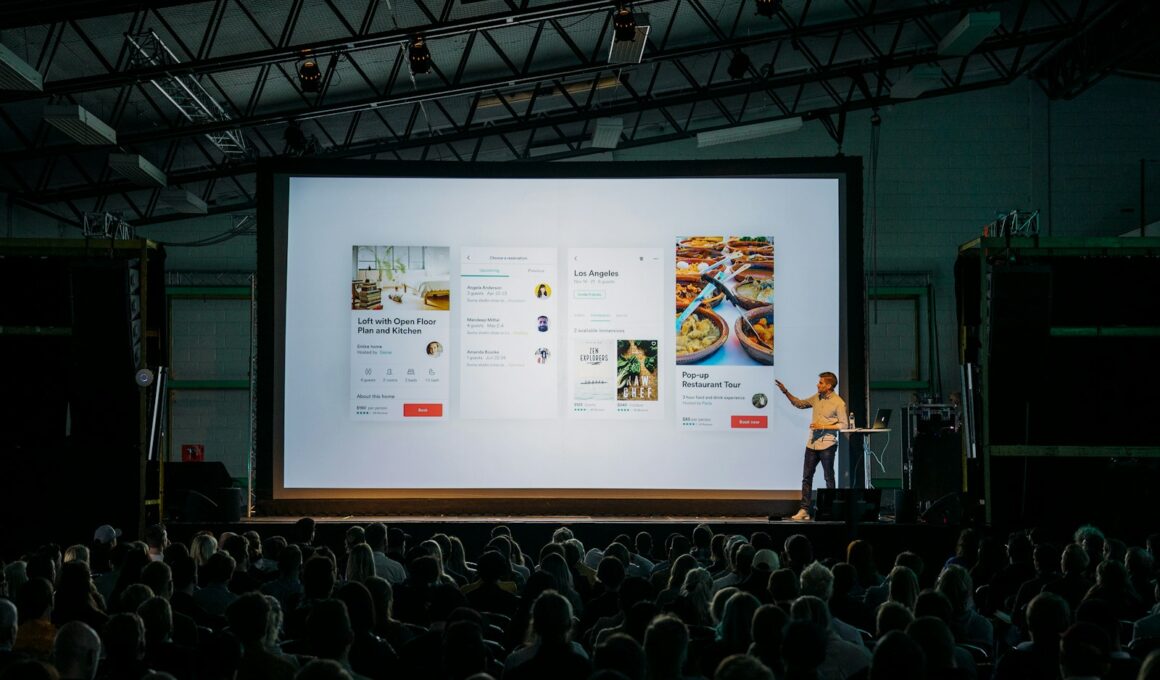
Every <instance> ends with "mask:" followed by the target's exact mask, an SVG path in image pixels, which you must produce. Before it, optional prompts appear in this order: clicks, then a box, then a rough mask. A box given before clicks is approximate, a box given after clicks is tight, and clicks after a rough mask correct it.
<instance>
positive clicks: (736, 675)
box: [713, 654, 774, 680]
mask: <svg viewBox="0 0 1160 680" xmlns="http://www.w3.org/2000/svg"><path fill="white" fill-rule="evenodd" d="M713 680H774V677H773V672H772V671H770V670H769V669H768V668H766V667H765V666H763V665H762V664H761V662H760V661H758V660H757V659H755V658H753V657H752V656H749V655H746V654H733V655H731V656H728V657H726V658H725V659H724V660H723V661H722V662H721V663H720V665H718V666H717V671H716V672H715V673H714V674H713Z"/></svg>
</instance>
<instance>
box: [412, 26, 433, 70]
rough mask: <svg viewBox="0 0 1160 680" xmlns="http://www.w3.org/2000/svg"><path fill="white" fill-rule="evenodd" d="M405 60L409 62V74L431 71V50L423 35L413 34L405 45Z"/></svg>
mask: <svg viewBox="0 0 1160 680" xmlns="http://www.w3.org/2000/svg"><path fill="white" fill-rule="evenodd" d="M407 61H409V62H411V75H419V74H421V73H430V72H431V50H429V49H427V41H426V40H424V39H423V36H421V35H417V36H415V38H414V40H412V41H411V44H410V45H409V46H408V47H407Z"/></svg>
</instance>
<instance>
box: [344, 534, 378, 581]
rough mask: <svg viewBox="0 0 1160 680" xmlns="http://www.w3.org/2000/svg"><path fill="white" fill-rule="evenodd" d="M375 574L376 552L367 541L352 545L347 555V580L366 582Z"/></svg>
mask: <svg viewBox="0 0 1160 680" xmlns="http://www.w3.org/2000/svg"><path fill="white" fill-rule="evenodd" d="M374 575H375V554H374V551H373V550H371V547H370V546H369V545H367V544H366V543H359V544H358V545H355V546H351V549H350V554H349V555H347V557H346V580H347V581H354V582H356V583H364V582H365V581H366V580H367V579H368V578H370V577H372V576H374Z"/></svg>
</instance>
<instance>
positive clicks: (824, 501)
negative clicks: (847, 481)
mask: <svg viewBox="0 0 1160 680" xmlns="http://www.w3.org/2000/svg"><path fill="white" fill-rule="evenodd" d="M881 509H882V489H818V507H817V511H816V512H815V513H814V519H815V520H819V521H840V522H877V521H878V513H879V511H880V510H881Z"/></svg>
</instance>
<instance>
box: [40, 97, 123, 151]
mask: <svg viewBox="0 0 1160 680" xmlns="http://www.w3.org/2000/svg"><path fill="white" fill-rule="evenodd" d="M44 122H46V123H48V124H49V125H51V126H53V127H54V128H56V129H57V130H60V131H61V132H63V133H65V134H66V135H68V136H69V137H72V138H73V139H74V140H76V141H78V142H80V143H81V144H88V145H91V146H104V145H106V144H116V143H117V131H116V130H114V129H113V128H111V127H109V126H108V125H106V124H105V122H104V121H102V120H101V119H100V118H97V117H96V116H94V115H93V114H91V113H89V112H88V111H86V110H85V109H83V108H81V107H80V106H77V105H76V104H50V105H48V106H46V107H44Z"/></svg>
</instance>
